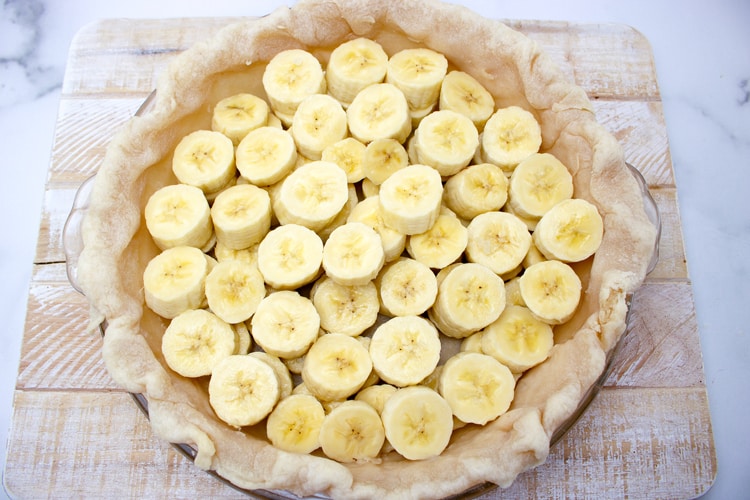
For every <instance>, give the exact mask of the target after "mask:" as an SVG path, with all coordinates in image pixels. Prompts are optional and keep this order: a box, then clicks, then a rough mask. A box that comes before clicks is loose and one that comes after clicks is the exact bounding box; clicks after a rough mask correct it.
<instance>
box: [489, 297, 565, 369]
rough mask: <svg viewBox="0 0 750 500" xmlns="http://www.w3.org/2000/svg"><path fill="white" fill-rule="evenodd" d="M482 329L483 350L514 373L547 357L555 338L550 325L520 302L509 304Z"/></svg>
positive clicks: (530, 366)
mask: <svg viewBox="0 0 750 500" xmlns="http://www.w3.org/2000/svg"><path fill="white" fill-rule="evenodd" d="M483 332H484V333H483V334H482V352H484V353H485V354H487V355H489V356H492V357H493V358H495V359H496V360H498V361H499V362H500V363H502V364H504V365H505V366H507V367H508V368H509V369H510V370H511V371H512V372H514V373H523V372H524V371H526V370H528V369H529V368H532V367H534V366H536V365H538V364H539V363H541V362H542V361H544V360H545V359H547V357H548V356H549V353H550V350H551V349H552V344H553V341H554V336H553V333H552V327H551V326H550V325H549V324H547V323H545V322H543V321H541V320H540V319H538V318H536V317H535V316H534V314H533V313H532V312H531V311H530V310H529V309H528V308H526V307H523V306H517V305H508V306H507V307H506V308H505V310H504V311H503V314H501V315H500V317H499V318H498V319H497V321H495V322H494V323H492V324H491V325H489V326H488V327H487V328H485V329H484V330H483Z"/></svg>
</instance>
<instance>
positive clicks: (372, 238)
mask: <svg viewBox="0 0 750 500" xmlns="http://www.w3.org/2000/svg"><path fill="white" fill-rule="evenodd" d="M384 262H385V253H384V252H383V244H382V242H381V241H380V235H379V234H378V233H377V232H376V231H375V230H374V229H373V228H371V227H370V226H368V225H367V224H364V223H362V222H347V223H346V224H344V225H343V226H340V227H338V228H336V229H334V230H333V232H332V233H331V235H330V236H329V237H328V240H326V242H325V245H324V246H323V269H324V270H325V272H326V274H327V275H328V276H329V277H330V278H331V279H332V280H334V281H335V282H337V283H339V284H341V285H345V286H356V285H364V284H366V283H369V282H370V281H372V280H373V279H375V277H376V276H377V275H378V272H380V269H381V268H382V267H383V263H384Z"/></svg>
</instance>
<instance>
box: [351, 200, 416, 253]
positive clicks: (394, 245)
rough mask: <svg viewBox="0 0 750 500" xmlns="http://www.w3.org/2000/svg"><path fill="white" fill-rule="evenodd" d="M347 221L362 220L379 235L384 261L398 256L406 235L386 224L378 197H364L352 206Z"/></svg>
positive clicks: (402, 249)
mask: <svg viewBox="0 0 750 500" xmlns="http://www.w3.org/2000/svg"><path fill="white" fill-rule="evenodd" d="M347 222H362V223H364V224H367V225H368V226H370V227H371V228H373V229H374V230H375V231H377V233H378V235H380V242H381V244H382V246H383V252H384V256H385V261H386V262H391V261H393V260H394V259H396V258H398V257H399V256H400V255H401V254H402V253H403V251H404V248H405V247H406V235H405V234H403V233H400V232H398V231H396V230H395V229H392V228H390V227H388V226H386V224H385V222H384V221H383V216H382V215H381V211H380V198H379V197H378V196H377V195H375V196H371V197H369V198H366V199H364V200H362V201H360V202H359V203H357V205H356V206H355V207H354V208H352V211H351V212H350V213H349V217H348V218H347Z"/></svg>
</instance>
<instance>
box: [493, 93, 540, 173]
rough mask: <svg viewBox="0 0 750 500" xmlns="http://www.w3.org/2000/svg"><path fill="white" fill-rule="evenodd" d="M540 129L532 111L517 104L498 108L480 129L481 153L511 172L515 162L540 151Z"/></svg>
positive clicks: (519, 161) (517, 162)
mask: <svg viewBox="0 0 750 500" xmlns="http://www.w3.org/2000/svg"><path fill="white" fill-rule="evenodd" d="M541 145H542V129H541V127H540V126H539V122H537V121H536V118H534V115H532V114H531V113H530V112H529V111H526V110H525V109H523V108H521V107H519V106H509V107H507V108H501V109H498V110H497V111H495V112H494V113H493V115H492V116H491V117H490V118H489V120H487V123H486V124H485V126H484V131H483V132H482V148H481V156H482V160H483V161H484V162H488V163H494V164H495V165H497V166H499V167H500V168H502V169H503V171H504V172H505V173H506V175H510V174H511V173H512V172H513V169H514V168H516V165H518V164H519V163H521V162H522V161H523V160H525V159H526V157H528V156H529V155H531V154H534V153H537V152H539V147H540V146H541Z"/></svg>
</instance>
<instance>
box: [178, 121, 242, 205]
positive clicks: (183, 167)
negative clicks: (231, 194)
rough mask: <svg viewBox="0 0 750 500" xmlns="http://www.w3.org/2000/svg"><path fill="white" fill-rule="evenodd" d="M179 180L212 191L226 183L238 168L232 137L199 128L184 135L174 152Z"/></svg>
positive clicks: (202, 189)
mask: <svg viewBox="0 0 750 500" xmlns="http://www.w3.org/2000/svg"><path fill="white" fill-rule="evenodd" d="M172 171H173V172H174V174H175V176H177V180H179V181H180V182H181V183H183V184H188V185H191V186H195V187H197V188H199V189H200V190H201V191H203V192H204V193H213V192H216V191H218V190H219V189H221V188H222V187H224V186H226V185H227V183H228V182H229V181H230V179H232V178H233V177H234V174H235V172H236V168H235V160H234V144H233V143H232V140H231V139H230V138H229V137H227V136H225V135H224V134H222V133H221V132H215V131H213V130H196V131H195V132H192V133H190V134H188V135H186V136H185V137H183V138H182V139H181V140H180V142H179V143H178V144H177V147H176V148H175V150H174V155H173V156H172Z"/></svg>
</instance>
